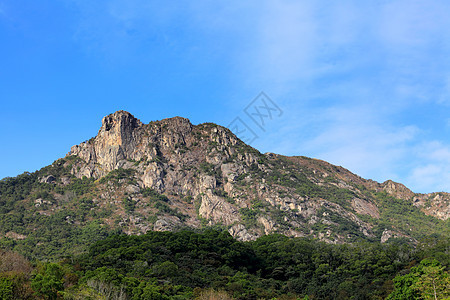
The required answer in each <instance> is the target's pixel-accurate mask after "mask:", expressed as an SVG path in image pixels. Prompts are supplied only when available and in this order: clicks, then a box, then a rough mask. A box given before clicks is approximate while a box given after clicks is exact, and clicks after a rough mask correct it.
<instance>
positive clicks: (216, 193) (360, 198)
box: [0, 111, 450, 257]
mask: <svg viewBox="0 0 450 300" xmlns="http://www.w3.org/2000/svg"><path fill="white" fill-rule="evenodd" d="M449 216H450V194H449V193H443V192H440V193H430V194H417V193H414V192H412V191H411V190H409V189H408V188H406V187H405V186H404V185H402V184H400V183H396V182H393V181H390V180H388V181H386V182H384V183H378V182H375V181H373V180H366V179H363V178H361V177H359V176H357V175H355V174H353V173H351V172H350V171H348V170H347V169H345V168H343V167H340V166H334V165H332V164H329V163H327V162H325V161H321V160H317V159H312V158H307V157H303V156H293V157H288V156H283V155H278V154H274V153H266V154H262V153H260V152H259V151H257V150H256V149H254V148H252V147H250V146H248V145H246V144H245V143H243V142H242V141H241V140H239V139H238V138H237V137H236V136H235V135H234V134H233V133H232V132H231V131H230V130H229V129H227V128H225V127H222V126H219V125H216V124H212V123H204V124H199V125H193V124H191V123H190V121H189V120H188V119H185V118H181V117H174V118H170V119H164V120H161V121H154V122H150V123H149V124H143V123H142V122H141V121H139V120H138V119H136V118H135V117H134V116H133V115H131V114H130V113H128V112H125V111H117V112H115V113H113V114H110V115H108V116H106V117H104V118H103V120H102V126H101V128H100V130H99V131H98V134H97V136H96V137H93V138H91V139H89V140H88V141H85V142H83V143H81V144H79V145H75V146H73V147H72V148H71V150H70V152H69V153H68V154H67V155H66V156H65V157H64V158H60V159H58V160H56V161H55V162H54V163H53V164H52V165H49V166H47V167H44V168H42V169H41V170H39V171H36V172H34V173H24V174H22V175H19V176H17V177H14V178H5V179H3V180H1V182H0V237H1V239H0V245H3V246H5V247H13V248H16V249H17V250H19V251H21V252H22V253H31V254H30V255H32V256H36V257H48V256H58V255H63V254H67V253H72V252H76V251H83V249H85V248H84V247H85V245H86V244H88V243H89V242H91V241H95V240H98V239H101V238H103V237H105V236H108V235H109V234H111V233H117V232H125V233H127V234H142V233H145V232H147V231H150V230H155V231H166V230H177V229H180V228H186V227H189V228H198V229H199V228H203V227H206V226H214V227H219V228H223V229H226V230H228V232H230V234H231V235H232V236H234V237H235V238H237V239H238V240H243V241H248V240H254V239H256V238H257V237H260V236H262V235H266V234H270V233H281V234H283V235H287V236H295V237H304V236H309V237H314V238H317V239H320V240H323V241H326V242H328V243H348V242H353V241H356V240H368V241H381V242H386V241H388V240H389V239H390V238H401V239H404V240H405V241H407V242H409V243H413V244H415V243H417V242H418V241H419V240H421V239H424V238H427V237H429V236H435V237H436V236H437V237H444V238H448V237H449V236H450V235H449V222H450V221H449ZM49 245H50V246H49Z"/></svg>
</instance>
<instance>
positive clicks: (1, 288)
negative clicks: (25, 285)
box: [0, 277, 14, 300]
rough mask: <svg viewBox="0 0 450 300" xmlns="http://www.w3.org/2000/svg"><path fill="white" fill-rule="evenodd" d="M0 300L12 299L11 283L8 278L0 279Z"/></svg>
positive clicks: (12, 289)
mask: <svg viewBox="0 0 450 300" xmlns="http://www.w3.org/2000/svg"><path fill="white" fill-rule="evenodd" d="M0 299H3V300H12V299H14V288H13V281H12V280H11V279H9V278H8V277H0Z"/></svg>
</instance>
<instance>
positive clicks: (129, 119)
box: [97, 110, 142, 146]
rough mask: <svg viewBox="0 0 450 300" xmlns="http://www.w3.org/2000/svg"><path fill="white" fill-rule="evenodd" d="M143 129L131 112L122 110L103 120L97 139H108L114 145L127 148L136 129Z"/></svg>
mask: <svg viewBox="0 0 450 300" xmlns="http://www.w3.org/2000/svg"><path fill="white" fill-rule="evenodd" d="M139 127H142V123H141V121H139V120H138V119H136V118H135V117H134V116H133V115H132V114H130V113H129V112H126V111H123V110H120V111H116V112H115V113H112V114H110V115H107V116H106V117H104V118H103V120H102V127H101V128H100V130H99V132H98V135H97V138H106V139H108V140H110V141H112V142H113V143H114V144H117V145H123V146H126V144H128V143H129V142H130V140H131V138H132V136H133V131H134V130H135V129H136V128H139Z"/></svg>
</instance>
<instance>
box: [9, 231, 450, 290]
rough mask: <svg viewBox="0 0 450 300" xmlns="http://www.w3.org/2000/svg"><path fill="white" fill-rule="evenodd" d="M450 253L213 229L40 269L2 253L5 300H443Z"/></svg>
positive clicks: (445, 246)
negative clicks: (250, 236) (238, 235)
mask: <svg viewBox="0 0 450 300" xmlns="http://www.w3.org/2000/svg"><path fill="white" fill-rule="evenodd" d="M449 251H450V244H449V242H448V241H439V240H428V241H427V242H426V243H425V244H423V245H420V247H418V248H417V249H413V248H411V247H409V246H408V245H407V244H406V243H403V242H402V241H401V240H396V241H392V242H390V243H388V244H377V243H370V244H368V243H356V244H353V245H331V244H326V243H323V242H319V241H316V240H311V239H304V238H288V237H285V236H282V235H269V236H264V237H261V238H259V239H258V240H256V241H254V242H239V241H236V240H235V239H233V238H232V237H231V236H230V235H229V234H228V233H227V232H224V231H219V230H212V229H208V230H205V231H203V232H201V233H199V232H192V231H180V232H149V233H147V234H145V235H141V236H127V235H114V236H110V237H108V238H106V239H104V240H102V241H98V242H96V243H95V244H94V245H92V246H91V247H90V249H89V251H88V253H85V254H81V255H78V256H74V257H67V258H66V259H64V260H62V261H59V262H58V263H54V262H53V263H50V262H45V263H44V262H40V263H39V262H35V266H34V267H31V265H30V263H29V262H28V261H27V260H26V259H24V258H23V257H22V256H20V255H18V254H16V253H13V252H9V251H6V252H1V253H0V298H1V299H33V298H38V299H42V298H43V299H57V298H65V299H193V298H199V299H209V298H208V297H207V296H205V295H206V294H208V293H209V295H210V296H211V294H212V295H216V297H217V298H216V299H218V295H220V297H222V298H221V299H231V298H234V299H261V298H262V299H273V298H276V299H299V298H300V299H303V298H304V299H307V298H309V299H349V298H352V299H384V298H386V297H388V296H389V295H390V296H389V299H428V298H429V297H428V296H432V295H434V293H436V294H437V296H438V299H443V298H445V297H449V296H450V294H449V289H448V285H449V284H450V278H449V273H448V271H449V267H450V255H449V254H450V252H449ZM431 283H433V284H434V285H433V284H431ZM212 299H214V298H212ZM430 299H431V298H430Z"/></svg>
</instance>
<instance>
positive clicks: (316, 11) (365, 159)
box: [75, 0, 450, 191]
mask: <svg viewBox="0 0 450 300" xmlns="http://www.w3.org/2000/svg"><path fill="white" fill-rule="evenodd" d="M75 3H76V4H77V5H78V7H79V9H80V11H81V16H82V17H81V21H80V23H79V26H78V31H77V34H76V38H77V39H78V40H79V41H80V43H81V44H82V45H83V47H84V48H85V49H87V51H92V52H94V53H101V55H100V56H101V57H110V60H111V61H113V62H117V61H120V60H121V59H124V58H125V59H127V60H129V59H132V58H135V59H136V60H137V61H139V60H151V59H161V57H164V55H163V54H167V53H170V54H171V56H170V59H180V60H182V59H185V60H189V62H190V63H191V65H190V66H191V67H193V66H195V65H199V64H204V63H205V61H208V62H210V60H208V59H207V58H209V57H215V58H216V59H215V60H211V62H210V63H211V66H210V67H211V69H212V70H214V69H215V68H216V69H220V68H219V67H218V64H225V63H226V66H227V67H226V68H222V69H220V71H218V72H227V73H226V74H227V76H228V78H229V79H228V81H227V82H226V83H224V84H227V85H228V90H229V93H230V95H236V94H241V95H251V96H250V97H253V96H255V95H256V94H257V93H258V92H259V91H261V90H264V91H266V92H267V93H268V94H269V95H270V96H271V97H272V98H273V99H274V100H276V101H277V103H278V104H279V105H280V106H281V107H282V108H283V110H284V111H285V112H286V113H285V115H284V119H283V120H282V121H279V122H277V123H276V124H273V125H272V128H271V130H268V132H267V133H266V135H261V137H260V140H259V141H258V146H259V147H261V148H263V149H265V150H268V151H279V152H283V153H289V154H293V153H292V152H293V150H292V149H295V150H296V151H298V152H297V153H296V154H305V153H307V154H309V155H311V156H315V157H317V158H322V159H328V160H330V161H332V162H334V163H336V164H341V165H343V166H345V167H348V168H350V169H351V170H352V171H355V172H358V173H360V174H361V175H363V176H365V177H369V178H375V179H377V180H386V179H389V178H393V179H396V180H399V181H405V182H406V183H409V184H410V187H411V188H413V189H415V190H417V191H431V190H433V189H436V188H442V189H446V190H449V191H450V180H447V178H446V177H445V176H440V177H439V176H438V175H437V174H438V172H445V171H446V170H447V167H443V166H442V165H439V164H440V160H439V159H438V158H436V157H437V156H439V155H438V154H439V153H441V154H440V155H441V158H442V157H446V154H445V153H446V152H445V150H442V149H447V148H446V146H445V145H447V144H450V141H449V140H448V139H447V140H446V139H445V138H444V137H442V140H440V141H439V142H440V143H441V144H440V145H441V146H439V147H438V146H434V147H435V148H434V150H433V151H425V152H423V153H422V152H419V151H416V150H415V149H418V148H420V147H421V145H434V144H433V141H434V140H435V139H436V136H439V130H441V129H440V128H435V130H436V132H435V134H434V135H433V138H431V137H428V136H427V135H426V134H424V133H423V130H424V129H423V127H424V125H425V124H421V123H418V122H416V120H415V119H414V118H410V117H409V116H408V115H409V114H410V112H411V111H415V109H416V107H417V106H418V105H422V104H424V103H433V105H437V106H438V107H442V109H448V104H449V103H450V101H449V100H448V99H450V83H449V82H450V80H449V78H450V56H448V53H450V29H449V28H450V19H449V18H447V16H446V13H447V12H448V11H449V10H450V2H448V1H444V0H437V1H431V2H430V1H425V0H414V1H409V0H408V1H407V0H398V1H377V2H372V3H365V4H364V5H361V2H360V1H356V0H355V1H351V0H349V1H339V3H338V2H330V1H301V2H292V1H249V2H245V3H243V2H238V1H232V3H227V5H222V4H220V3H216V2H188V1H177V2H176V5H175V4H173V5H171V4H164V5H160V4H159V3H158V2H156V1H143V0H128V1H124V0H114V1H111V2H101V3H100V4H98V3H97V2H96V3H91V2H89V3H88V2H84V1H75ZM166 56H167V55H166ZM216 64H217V65H216ZM234 98H237V99H239V100H238V101H246V100H249V101H250V100H251V99H245V98H243V97H234ZM242 104H245V103H242ZM233 105H235V104H233ZM239 105H241V103H239ZM235 106H236V105H235ZM415 113H416V114H418V113H421V112H417V111H415ZM423 113H430V112H426V111H424V112H423ZM299 116H301V120H299ZM280 132H281V133H282V134H279V133H280ZM286 137H289V138H286ZM274 140H275V141H276V142H274ZM430 147H431V146H430ZM439 149H440V150H439ZM438 150H439V151H438ZM424 174H429V177H427V178H432V179H430V180H428V179H427V180H422V181H420V180H419V178H420V176H421V175H424ZM430 174H436V176H434V175H433V176H431V175H430ZM430 176H431V177H430Z"/></svg>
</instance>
